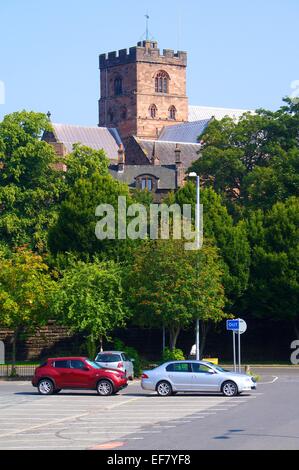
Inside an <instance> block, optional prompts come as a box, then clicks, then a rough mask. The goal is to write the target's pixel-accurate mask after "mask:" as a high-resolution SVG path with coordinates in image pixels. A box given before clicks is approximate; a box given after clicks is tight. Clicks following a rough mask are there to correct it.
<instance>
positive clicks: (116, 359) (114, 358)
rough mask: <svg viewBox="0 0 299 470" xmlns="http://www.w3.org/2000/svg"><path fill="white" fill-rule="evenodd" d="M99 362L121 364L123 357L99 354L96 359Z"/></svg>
mask: <svg viewBox="0 0 299 470" xmlns="http://www.w3.org/2000/svg"><path fill="white" fill-rule="evenodd" d="M96 361H97V362H119V361H121V357H120V355H119V354H99V355H98V356H97V358H96Z"/></svg>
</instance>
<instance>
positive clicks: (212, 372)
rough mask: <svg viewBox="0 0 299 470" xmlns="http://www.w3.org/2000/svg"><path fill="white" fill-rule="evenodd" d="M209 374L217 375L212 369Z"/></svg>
mask: <svg viewBox="0 0 299 470" xmlns="http://www.w3.org/2000/svg"><path fill="white" fill-rule="evenodd" d="M208 372H209V374H216V372H215V371H214V370H212V369H209V370H208Z"/></svg>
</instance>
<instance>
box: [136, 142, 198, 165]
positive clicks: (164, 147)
mask: <svg viewBox="0 0 299 470" xmlns="http://www.w3.org/2000/svg"><path fill="white" fill-rule="evenodd" d="M138 143H139V145H140V147H141V148H142V150H143V152H144V153H145V155H146V157H147V158H148V160H150V159H151V157H152V155H153V147H154V144H155V146H156V154H157V156H158V158H159V160H160V164H161V165H172V164H174V162H175V148H176V144H177V142H165V141H157V140H156V141H153V140H145V139H138ZM200 149H201V145H200V144H194V143H185V142H183V143H180V150H181V161H182V163H183V166H184V167H185V168H189V167H190V166H191V164H192V163H193V162H194V160H197V159H198V158H199V156H198V152H199V151H200Z"/></svg>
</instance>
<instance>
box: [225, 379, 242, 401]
mask: <svg viewBox="0 0 299 470" xmlns="http://www.w3.org/2000/svg"><path fill="white" fill-rule="evenodd" d="M221 391H222V393H223V395H224V396H225V397H235V396H236V395H238V387H237V384H235V382H232V381H230V380H228V381H227V382H224V384H223V385H222V387H221Z"/></svg>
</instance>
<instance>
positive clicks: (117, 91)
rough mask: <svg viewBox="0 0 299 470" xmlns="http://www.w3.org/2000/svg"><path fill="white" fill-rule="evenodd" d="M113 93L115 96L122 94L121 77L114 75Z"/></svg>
mask: <svg viewBox="0 0 299 470" xmlns="http://www.w3.org/2000/svg"><path fill="white" fill-rule="evenodd" d="M114 94H115V95H116V96H119V95H122V94H123V79H122V78H121V77H116V79H115V80H114Z"/></svg>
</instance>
